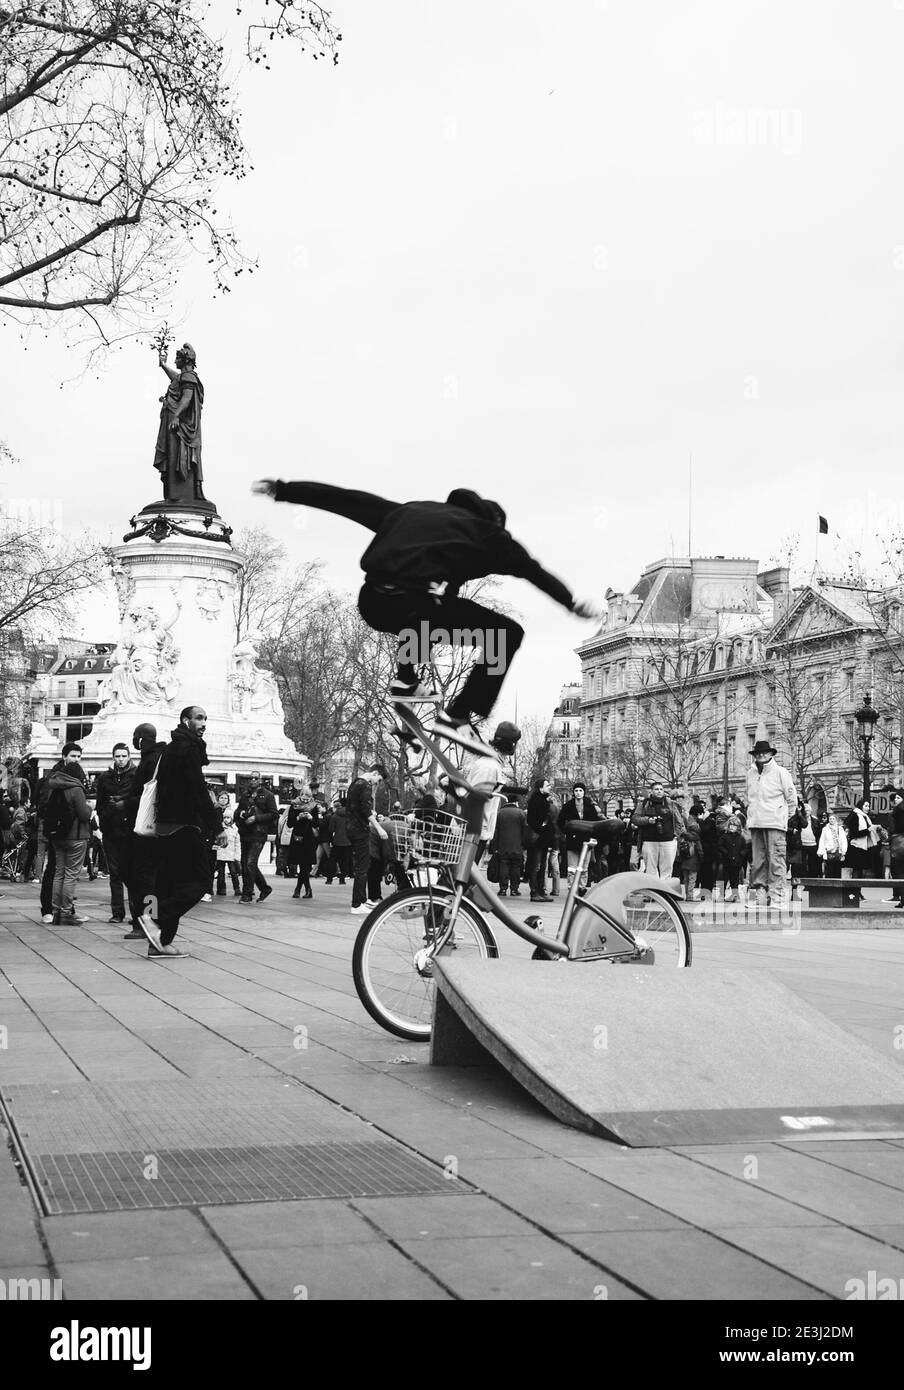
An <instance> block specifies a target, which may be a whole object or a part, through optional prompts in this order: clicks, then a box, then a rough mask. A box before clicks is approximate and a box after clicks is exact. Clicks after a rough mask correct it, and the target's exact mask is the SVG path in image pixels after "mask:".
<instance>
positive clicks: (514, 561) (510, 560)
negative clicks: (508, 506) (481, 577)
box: [496, 536, 577, 612]
mask: <svg viewBox="0 0 904 1390" xmlns="http://www.w3.org/2000/svg"><path fill="white" fill-rule="evenodd" d="M497 554H498V556H499V560H500V562H501V563H500V564H499V565H497V567H496V573H497V574H513V575H514V576H515V577H516V578H517V579H526V580H527V581H528V583H529V584H533V586H534V588H536V589H540V590H541V592H542V593H544V594H549V597H550V598H552V599H555V601H556V603H561V605H562V607H563V608H567V609H569V610H570V611H571V612H575V611H576V608H577V604H576V602H575V598H574V595H573V594H572V592H571V590H570V589H569V588H568V587H567V586H566V585H565V584H563V583H562V581H561V579H557V578H556V576H555V575H554V574H549V573H547V571H546V570H545V569H544V568H543V566H542V565H541V564H540V562H539V561H538V560H535V559H534V557H533V556H532V555H529V554H528V552H527V551H526V550H525V549H524V546H523V545H519V543H518V541H516V540H513V539H512V537H511V536H508V543H507V544H504V545H502V546H500V548H499V550H498V552H497Z"/></svg>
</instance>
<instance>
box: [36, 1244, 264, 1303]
mask: <svg viewBox="0 0 904 1390" xmlns="http://www.w3.org/2000/svg"><path fill="white" fill-rule="evenodd" d="M57 1268H58V1273H59V1275H60V1277H61V1279H62V1280H63V1292H64V1293H65V1296H66V1298H67V1299H70V1300H72V1299H75V1300H78V1299H86V1300H91V1301H101V1300H102V1301H107V1300H108V1299H125V1300H127V1301H131V1300H134V1299H147V1300H153V1301H156V1300H161V1301H162V1300H166V1301H170V1302H180V1303H185V1302H190V1301H204V1300H208V1299H210V1300H213V1299H217V1300H219V1299H230V1300H232V1301H236V1300H243V1301H245V1300H250V1299H254V1298H255V1297H256V1295H255V1294H254V1292H253V1291H252V1290H251V1289H250V1288H249V1286H248V1284H247V1282H246V1280H244V1279H243V1278H242V1277H241V1275H240V1274H239V1273H238V1272H237V1270H236V1269H235V1268H234V1266H233V1265H232V1264H231V1262H230V1261H229V1260H228V1259H227V1258H226V1256H225V1255H224V1254H223V1253H222V1252H221V1251H217V1252H216V1253H215V1254H189V1255H136V1256H134V1257H132V1258H131V1259H119V1260H83V1261H76V1262H66V1263H62V1264H59V1265H58V1267H57Z"/></svg>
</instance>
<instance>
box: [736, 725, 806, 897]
mask: <svg viewBox="0 0 904 1390" xmlns="http://www.w3.org/2000/svg"><path fill="white" fill-rule="evenodd" d="M775 753H776V749H775V748H773V747H772V744H771V743H770V742H769V740H768V739H758V740H757V742H756V743H755V744H754V746H753V748H752V749H751V757H752V758H753V760H754V766H753V767H752V768H750V770H749V772H748V773H747V828H748V830H749V831H750V836H751V869H750V891H751V893H754V894H755V895H756V897H757V899H758V900H761V899H762V898H763V897H765V898H766V900H767V901H770V902H773V903H776V904H780V903H783V902H784V901H785V894H786V886H785V874H786V867H787V866H786V859H787V838H786V837H787V831H788V817H789V816H791V815H793V814H794V812H795V811H796V810H797V789H796V787H795V786H794V782H793V780H792V778H791V774H790V773H789V772H788V771H787V770H786V769H785V768H783V767H779V765H778V763H777V762H776V761H775Z"/></svg>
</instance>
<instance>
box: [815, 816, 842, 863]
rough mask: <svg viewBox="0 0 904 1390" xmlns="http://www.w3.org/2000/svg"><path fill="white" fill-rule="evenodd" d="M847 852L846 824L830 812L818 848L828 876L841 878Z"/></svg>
mask: <svg viewBox="0 0 904 1390" xmlns="http://www.w3.org/2000/svg"><path fill="white" fill-rule="evenodd" d="M847 852H848V842H847V835H846V834H845V831H844V826H843V825H841V824H840V822H839V820H838V817H837V816H836V815H834V814H832V813H830V814H829V818H828V820H827V822H826V824H825V825H824V826H823V829H822V834H821V835H820V837H819V847H818V850H817V853H818V855H819V857H820V859H821V860H822V861H823V864H824V865H825V868H824V870H823V872H824V874H825V877H826V878H841V865H842V863H843V862H844V857H845V855H846V854H847Z"/></svg>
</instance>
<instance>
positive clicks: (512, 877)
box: [499, 853, 524, 893]
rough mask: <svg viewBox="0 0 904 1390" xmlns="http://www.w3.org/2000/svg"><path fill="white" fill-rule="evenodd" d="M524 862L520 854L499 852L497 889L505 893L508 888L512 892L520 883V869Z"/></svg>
mask: <svg viewBox="0 0 904 1390" xmlns="http://www.w3.org/2000/svg"><path fill="white" fill-rule="evenodd" d="M523 864H524V856H523V855H522V854H518V853H516V854H500V856H499V891H500V893H505V892H507V890H508V889H509V888H510V889H511V890H512V892H513V893H514V892H515V890H516V889H517V888H518V886H519V884H520V883H521V869H522V867H523Z"/></svg>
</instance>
